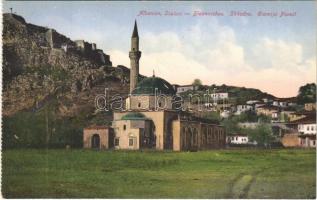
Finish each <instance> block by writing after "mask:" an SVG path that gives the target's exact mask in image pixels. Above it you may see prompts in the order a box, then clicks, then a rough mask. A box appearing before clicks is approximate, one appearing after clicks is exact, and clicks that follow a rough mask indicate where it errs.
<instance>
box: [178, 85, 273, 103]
mask: <svg viewBox="0 0 317 200" xmlns="http://www.w3.org/2000/svg"><path fill="white" fill-rule="evenodd" d="M207 90H208V91H209V94H212V93H214V92H226V93H228V94H229V97H230V99H229V103H232V104H245V103H246V101H248V100H262V99H263V98H268V99H276V97H275V96H273V95H271V94H268V93H266V92H262V91H261V90H259V89H254V88H245V87H237V86H229V85H225V84H223V85H215V84H213V85H210V86H207V85H204V86H200V87H199V89H198V90H197V91H195V92H194V93H197V94H200V95H201V96H202V95H203V94H205V93H206V91H207ZM191 93H193V92H192V91H187V92H184V93H181V95H182V96H184V97H187V96H188V95H189V94H191Z"/></svg>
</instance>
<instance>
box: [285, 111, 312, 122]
mask: <svg viewBox="0 0 317 200" xmlns="http://www.w3.org/2000/svg"><path fill="white" fill-rule="evenodd" d="M290 123H294V124H316V113H313V114H310V115H307V116H306V117H304V118H302V119H298V120H295V121H291V122H290Z"/></svg>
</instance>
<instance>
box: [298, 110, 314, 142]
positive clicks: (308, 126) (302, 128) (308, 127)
mask: <svg viewBox="0 0 317 200" xmlns="http://www.w3.org/2000/svg"><path fill="white" fill-rule="evenodd" d="M292 123H293V124H297V130H298V133H299V138H300V146H301V147H316V132H317V125H316V115H315V114H311V115H308V116H306V117H305V118H302V119H299V120H296V121H292Z"/></svg>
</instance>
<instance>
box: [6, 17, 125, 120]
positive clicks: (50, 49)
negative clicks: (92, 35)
mask: <svg viewBox="0 0 317 200" xmlns="http://www.w3.org/2000/svg"><path fill="white" fill-rule="evenodd" d="M83 45H84V46H80V45H79V43H78V42H77V43H76V42H74V41H72V40H70V39H69V38H67V37H66V36H63V35H61V34H59V33H58V32H56V31H55V30H52V29H49V28H44V27H40V26H36V25H32V24H28V23H26V21H25V20H24V19H23V18H22V17H20V16H18V15H15V14H4V15H3V115H4V116H11V115H13V114H15V113H17V112H19V111H22V110H27V111H28V110H30V111H36V110H38V109H41V107H42V106H43V105H45V104H46V103H48V102H50V101H52V100H54V101H56V102H57V106H58V107H57V111H58V113H59V115H60V116H61V117H63V116H70V117H71V116H76V115H77V114H78V113H80V112H86V113H87V115H90V114H93V113H94V112H95V110H94V107H95V105H94V99H95V96H96V95H97V94H103V93H104V91H105V88H109V89H110V90H109V91H110V95H111V94H120V95H123V96H126V95H127V94H128V83H129V73H130V72H129V69H127V68H125V67H123V66H120V67H112V66H111V65H112V64H111V61H110V57H109V56H108V55H106V54H104V53H103V52H102V50H99V49H96V45H95V44H90V43H87V42H83ZM90 47H91V48H90Z"/></svg>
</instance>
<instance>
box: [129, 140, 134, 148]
mask: <svg viewBox="0 0 317 200" xmlns="http://www.w3.org/2000/svg"><path fill="white" fill-rule="evenodd" d="M129 146H133V138H129Z"/></svg>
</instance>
